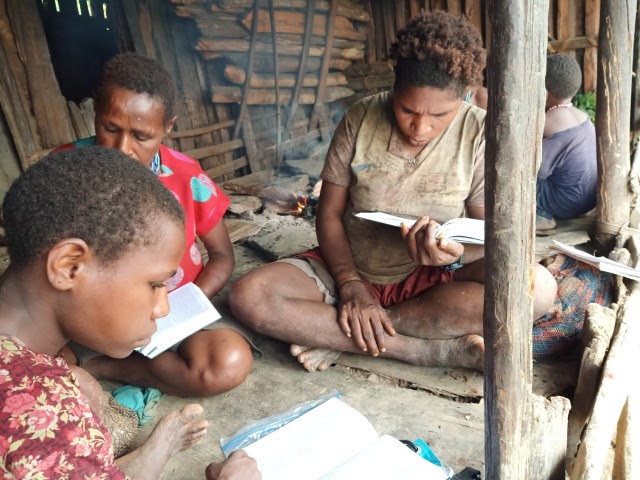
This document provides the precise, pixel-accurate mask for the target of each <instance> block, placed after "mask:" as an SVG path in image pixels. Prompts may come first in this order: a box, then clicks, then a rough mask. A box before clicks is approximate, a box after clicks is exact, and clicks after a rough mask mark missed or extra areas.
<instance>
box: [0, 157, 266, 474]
mask: <svg viewBox="0 0 640 480" xmlns="http://www.w3.org/2000/svg"><path fill="white" fill-rule="evenodd" d="M98 165H99V168H96V166H98ZM2 218H3V221H4V226H5V229H6V237H7V243H8V250H9V257H10V260H11V263H10V265H9V267H8V269H7V270H6V272H5V273H4V275H3V276H2V277H1V279H0V305H1V308H0V332H1V333H0V474H1V475H2V478H18V479H21V478H42V479H49V478H51V479H53V478H101V479H109V480H114V479H121V478H125V475H126V476H128V477H130V478H135V479H155V478H158V477H159V476H160V473H161V471H162V469H163V467H164V465H165V464H166V462H167V460H168V459H169V458H170V457H171V456H172V455H173V454H174V453H176V452H178V451H179V450H183V449H185V448H189V447H190V446H192V445H193V444H194V443H196V442H197V441H198V440H199V439H201V438H202V437H203V436H204V435H205V433H206V430H207V422H206V421H205V420H198V417H199V415H200V414H201V413H202V407H201V406H199V405H196V404H192V405H188V406H186V407H184V408H183V409H182V410H180V411H176V412H172V413H170V414H168V415H166V416H165V417H163V418H162V419H161V420H160V421H159V422H158V424H157V425H156V427H155V429H154V430H153V432H152V433H151V435H150V436H149V438H148V439H147V440H146V441H145V442H144V443H143V444H142V445H141V446H140V447H139V448H138V449H137V450H135V451H133V452H132V453H130V454H128V455H126V456H124V457H121V458H119V459H118V460H115V461H114V458H113V450H112V444H111V436H110V434H109V432H108V431H107V430H106V429H105V427H104V425H103V423H102V421H101V419H100V418H99V416H97V413H96V411H95V410H94V409H93V406H92V405H91V404H90V402H89V401H88V399H87V397H85V395H84V394H83V393H81V386H80V385H79V381H78V378H77V377H76V375H74V374H73V373H72V372H71V371H70V369H69V366H68V365H67V363H66V362H65V360H64V359H63V358H62V357H61V356H59V354H58V352H59V351H60V349H61V348H62V347H63V346H64V345H65V344H66V343H67V342H68V341H70V340H73V341H76V342H80V343H82V344H85V345H87V346H89V347H91V348H94V349H95V350H97V351H99V352H102V353H104V354H107V355H110V356H112V357H116V358H122V357H126V356H127V355H129V354H130V353H131V351H132V350H133V349H134V348H136V347H138V346H140V345H144V344H145V343H147V342H149V338H150V337H151V335H152V334H153V332H154V331H155V320H156V319H157V318H159V317H162V316H164V315H166V314H167V311H168V304H167V284H168V282H169V281H170V279H171V277H172V275H173V274H174V273H175V271H176V269H177V268H178V265H179V263H180V259H181V258H182V253H183V250H184V213H183V212H182V209H181V208H180V205H179V204H178V202H177V201H176V200H175V198H174V197H173V195H171V193H170V192H169V191H168V190H167V189H166V188H164V187H163V186H162V185H161V184H160V183H159V182H157V180H156V179H155V178H154V175H153V174H152V173H151V172H150V171H149V170H148V169H147V168H145V167H143V166H142V165H140V164H139V163H137V162H135V161H132V160H131V159H130V158H127V157H126V156H125V155H123V154H122V153H120V152H118V151H116V150H112V149H105V148H99V147H92V148H87V149H82V150H73V151H68V152H62V153H56V154H51V155H49V156H48V157H46V158H44V159H43V160H41V161H40V162H38V163H37V164H35V165H34V166H32V167H31V168H29V169H28V170H27V171H26V172H25V173H24V174H23V175H22V176H21V177H20V178H19V179H18V180H17V181H16V182H15V183H14V184H13V185H12V187H11V188H10V190H9V191H8V193H7V195H6V197H5V199H4V203H3V206H2ZM227 462H228V463H226V465H225V464H223V465H213V466H211V467H210V468H211V471H212V472H219V471H220V470H221V469H222V468H223V467H224V469H225V471H227V472H229V471H231V472H232V471H233V470H234V469H237V468H243V469H245V471H250V470H251V469H250V467H251V462H250V461H248V460H247V458H246V455H243V454H239V455H238V456H236V457H234V458H233V459H230V460H228V461H227ZM254 470H255V465H254ZM211 478H218V477H217V476H211ZM221 478H258V477H250V476H246V477H239V476H236V477H221Z"/></svg>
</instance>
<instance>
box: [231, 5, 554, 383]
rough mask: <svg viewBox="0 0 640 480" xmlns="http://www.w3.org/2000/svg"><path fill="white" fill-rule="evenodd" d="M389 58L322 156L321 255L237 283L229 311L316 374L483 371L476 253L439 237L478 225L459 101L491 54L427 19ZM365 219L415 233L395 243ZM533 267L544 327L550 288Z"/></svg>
mask: <svg viewBox="0 0 640 480" xmlns="http://www.w3.org/2000/svg"><path fill="white" fill-rule="evenodd" d="M391 56H392V57H393V58H394V59H395V60H396V66H395V75H396V77H395V83H394V86H393V89H392V91H390V92H385V93H381V94H377V95H374V96H371V97H368V98H364V99H362V100H360V101H358V102H356V103H355V104H354V105H352V106H351V108H349V110H348V111H347V113H346V115H345V116H344V118H343V119H342V121H341V123H340V124H339V126H338V127H337V130H336V132H335V135H334V138H333V141H332V143H331V146H330V148H329V152H328V153H327V157H326V161H325V165H324V169H323V171H322V178H323V186H322V192H321V195H320V203H319V210H318V216H317V227H316V228H317V234H318V241H319V248H318V249H315V250H312V251H309V252H305V253H304V254H302V255H300V256H298V257H297V258H293V259H286V260H283V261H279V262H276V263H274V264H271V265H267V266H265V267H262V268H260V269H258V270H256V271H253V272H250V273H249V274H247V275H246V276H244V277H242V278H241V279H240V280H239V281H238V282H236V284H235V285H234V287H233V288H232V292H231V297H230V301H231V307H232V309H233V311H234V313H235V314H236V315H237V316H238V317H239V318H240V319H241V320H243V321H244V322H246V323H247V324H248V325H250V326H252V327H253V328H255V329H256V330H258V331H260V332H262V333H265V334H268V335H271V336H273V337H276V338H280V339H283V340H286V341H288V342H291V343H292V346H291V353H292V354H293V355H295V356H297V358H298V360H299V361H300V362H301V363H302V364H303V365H304V366H305V368H306V369H307V370H310V371H311V370H316V369H317V370H323V369H325V368H327V367H328V366H329V363H330V361H331V360H332V358H335V356H336V352H340V351H350V352H359V353H365V354H370V355H373V356H377V355H382V356H387V357H392V358H396V359H400V360H403V361H406V362H409V363H413V364H418V365H434V366H435V365H446V366H465V367H471V368H477V369H482V368H483V356H484V342H483V338H482V311H483V295H484V286H483V281H484V261H483V256H484V248H483V246H482V245H463V244H460V243H457V242H453V241H448V240H446V239H436V238H435V235H434V231H435V229H436V228H437V227H438V224H439V223H443V222H445V221H447V220H450V219H452V218H456V217H459V216H461V215H462V214H464V213H465V212H466V214H467V216H469V217H473V218H478V219H483V218H484V116H485V112H484V110H481V109H479V108H477V107H475V106H472V105H469V104H467V103H464V102H463V98H464V95H465V92H466V91H467V90H468V88H469V86H470V85H478V84H480V83H481V76H482V71H483V69H484V66H485V58H486V54H485V50H484V49H483V48H482V40H481V39H480V36H479V35H478V33H477V32H476V31H475V30H474V28H473V26H471V24H469V23H468V22H466V21H465V20H463V19H461V18H458V17H455V16H452V15H450V14H446V13H443V12H432V13H422V14H420V15H418V16H417V17H415V18H414V19H412V20H411V21H410V22H408V23H407V25H406V26H405V27H404V28H403V29H401V30H399V31H398V36H397V40H396V42H395V43H394V44H393V46H392V47H391ZM363 211H365V212H366V211H382V212H388V213H392V214H395V215H398V216H412V217H414V218H418V221H417V222H416V223H415V224H414V225H413V226H412V227H411V228H408V227H407V226H406V225H403V226H402V228H401V229H398V228H394V227H389V226H385V225H381V224H378V223H375V222H371V221H368V220H364V219H360V218H357V217H355V215H354V214H356V213H359V212H363ZM536 267H538V268H537V269H536V271H535V275H536V278H535V287H536V291H535V302H534V309H535V312H534V314H535V315H536V317H538V316H541V315H543V314H544V313H545V312H546V310H547V309H548V308H549V307H550V306H551V305H552V303H553V300H554V298H555V282H554V281H553V279H552V277H551V275H550V274H549V273H548V272H547V271H546V270H545V269H544V268H543V267H541V266H536Z"/></svg>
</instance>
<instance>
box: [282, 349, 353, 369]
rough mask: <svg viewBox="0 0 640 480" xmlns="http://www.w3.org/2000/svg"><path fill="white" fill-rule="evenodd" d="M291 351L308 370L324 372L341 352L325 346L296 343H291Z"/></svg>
mask: <svg viewBox="0 0 640 480" xmlns="http://www.w3.org/2000/svg"><path fill="white" fill-rule="evenodd" d="M289 351H290V352H291V355H293V356H294V357H297V358H298V361H299V362H300V363H301V364H302V366H303V367H304V368H305V369H306V370H307V371H308V372H315V371H319V372H322V371H324V370H326V369H327V368H329V367H330V366H331V364H332V363H333V361H334V360H335V359H336V358H338V357H339V356H340V353H341V352H338V351H336V350H327V349H325V348H311V347H304V346H302V345H296V344H295V343H292V344H291V347H290V348H289Z"/></svg>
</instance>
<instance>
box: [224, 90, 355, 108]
mask: <svg viewBox="0 0 640 480" xmlns="http://www.w3.org/2000/svg"><path fill="white" fill-rule="evenodd" d="M212 88H213V95H212V96H211V101H212V102H213V103H240V102H241V101H242V89H241V88H238V87H219V86H214V87H212ZM354 93H355V92H354V91H353V90H351V89H350V88H346V87H328V88H327V89H326V90H325V94H324V98H323V99H322V101H324V102H333V101H334V100H338V99H340V98H345V97H350V96H351V95H353V94H354ZM292 98H293V90H292V89H290V88H287V89H284V90H283V89H281V90H280V103H281V104H283V105H284V104H285V103H287V102H290V101H291V99H292ZM315 101H316V92H315V90H314V89H312V88H303V89H302V90H301V91H300V94H299V95H298V103H300V104H302V105H311V104H313V103H314V102H315ZM275 102H276V92H275V89H273V88H252V89H251V90H250V91H249V95H248V104H249V105H266V104H275Z"/></svg>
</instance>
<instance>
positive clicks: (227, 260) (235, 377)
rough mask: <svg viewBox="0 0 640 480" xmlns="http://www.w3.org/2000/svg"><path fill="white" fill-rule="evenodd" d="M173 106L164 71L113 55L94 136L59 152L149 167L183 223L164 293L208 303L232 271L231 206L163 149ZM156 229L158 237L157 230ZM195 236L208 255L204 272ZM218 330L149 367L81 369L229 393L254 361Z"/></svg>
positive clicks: (179, 388)
mask: <svg viewBox="0 0 640 480" xmlns="http://www.w3.org/2000/svg"><path fill="white" fill-rule="evenodd" d="M174 104H175V85H174V83H173V80H172V79H171V77H170V75H169V73H168V72H167V71H166V70H165V69H164V68H163V67H162V65H160V64H159V63H158V62H157V61H155V60H152V59H150V58H145V57H141V56H139V55H135V54H133V53H123V54H119V55H116V56H114V57H112V58H111V59H110V60H108V61H107V63H106V64H105V66H104V67H103V69H102V72H101V74H100V78H99V80H98V85H97V88H96V93H95V110H96V117H95V127H96V136H95V137H90V138H86V139H82V140H78V141H76V142H74V143H72V144H68V145H64V146H62V147H60V148H59V150H63V149H71V148H82V147H84V146H87V145H94V144H97V145H102V146H106V147H111V148H115V149H118V150H120V151H121V152H123V153H125V154H127V155H128V156H130V157H132V158H134V159H135V160H137V161H139V162H140V163H142V164H143V165H145V166H146V167H148V168H149V169H150V170H151V171H152V172H153V173H154V174H155V175H156V176H157V178H158V180H159V181H160V182H161V183H162V184H163V185H164V186H165V187H166V188H168V189H169V190H170V191H171V192H172V193H173V195H174V197H176V198H177V199H178V201H179V202H180V204H181V205H182V208H183V210H184V211H185V215H186V225H185V234H186V249H185V251H184V254H183V257H182V261H181V262H180V266H179V267H178V269H177V272H176V274H175V275H174V276H173V277H172V278H171V280H170V282H169V284H168V288H169V290H170V291H171V290H174V289H176V288H178V287H180V286H182V285H184V284H185V283H188V282H193V283H195V284H196V285H197V286H198V287H199V288H200V289H201V290H202V291H203V292H204V294H205V295H206V296H207V298H212V297H213V296H215V295H216V294H217V293H218V292H219V291H220V290H222V288H223V287H224V286H225V284H226V283H227V281H228V280H229V277H230V276H231V273H232V271H233V265H234V254H233V247H232V245H231V241H230V240H229V234H228V233H227V228H226V226H225V224H224V222H223V221H222V217H223V215H224V213H225V212H226V210H227V207H228V206H229V199H228V198H227V197H226V196H225V195H224V193H223V192H222V190H221V189H220V188H219V187H218V186H217V185H216V184H215V183H213V182H212V181H211V179H210V178H209V177H208V176H207V175H206V174H205V173H204V172H203V170H202V168H201V167H200V165H199V164H198V162H197V161H195V160H194V159H192V158H189V157H187V156H186V155H183V154H181V153H179V152H177V151H175V150H173V149H171V148H168V147H166V146H165V145H163V144H162V140H163V139H164V138H165V136H166V135H168V134H169V132H170V131H171V129H172V128H173V124H174V122H175V121H176V118H177V117H176V115H175V113H174ZM96 168H100V166H99V165H96ZM158 228H159V230H158V233H159V234H161V232H162V226H158ZM196 235H197V236H198V237H199V238H200V239H201V240H202V243H203V244H204V246H205V248H206V250H207V253H208V257H209V258H208V262H207V263H206V265H205V262H204V259H203V258H202V256H201V254H200V249H199V247H198V243H197V241H196ZM114 301H117V299H114ZM219 326H220V324H214V325H213V326H212V327H211V328H213V329H204V330H200V331H199V332H196V333H194V334H193V335H190V336H189V337H187V338H186V339H184V340H182V341H181V342H180V343H179V345H178V346H177V348H176V349H175V351H166V352H164V353H162V354H160V355H158V356H157V357H155V358H153V359H149V358H146V357H143V356H142V355H140V354H137V353H134V354H132V355H130V356H129V357H127V358H124V359H113V358H108V357H106V356H100V357H96V358H93V359H91V360H89V361H88V362H86V363H84V364H83V367H84V368H85V369H86V370H87V371H88V372H89V373H91V374H92V375H94V376H95V377H96V378H98V379H107V380H116V381H119V382H123V383H129V384H132V385H138V386H141V387H155V388H158V389H160V390H162V391H163V392H165V393H172V394H176V395H193V396H207V395H214V394H218V393H222V392H226V391H228V390H231V389H232V388H235V387H236V386H238V385H239V384H240V383H242V382H243V381H244V379H245V378H246V376H247V375H248V373H249V370H250V369H251V362H252V359H251V350H250V348H249V344H248V343H247V341H246V340H245V339H244V338H243V336H242V335H240V334H239V333H237V332H236V331H233V330H231V329H217V328H218V327H219ZM178 340H180V339H178Z"/></svg>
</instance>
